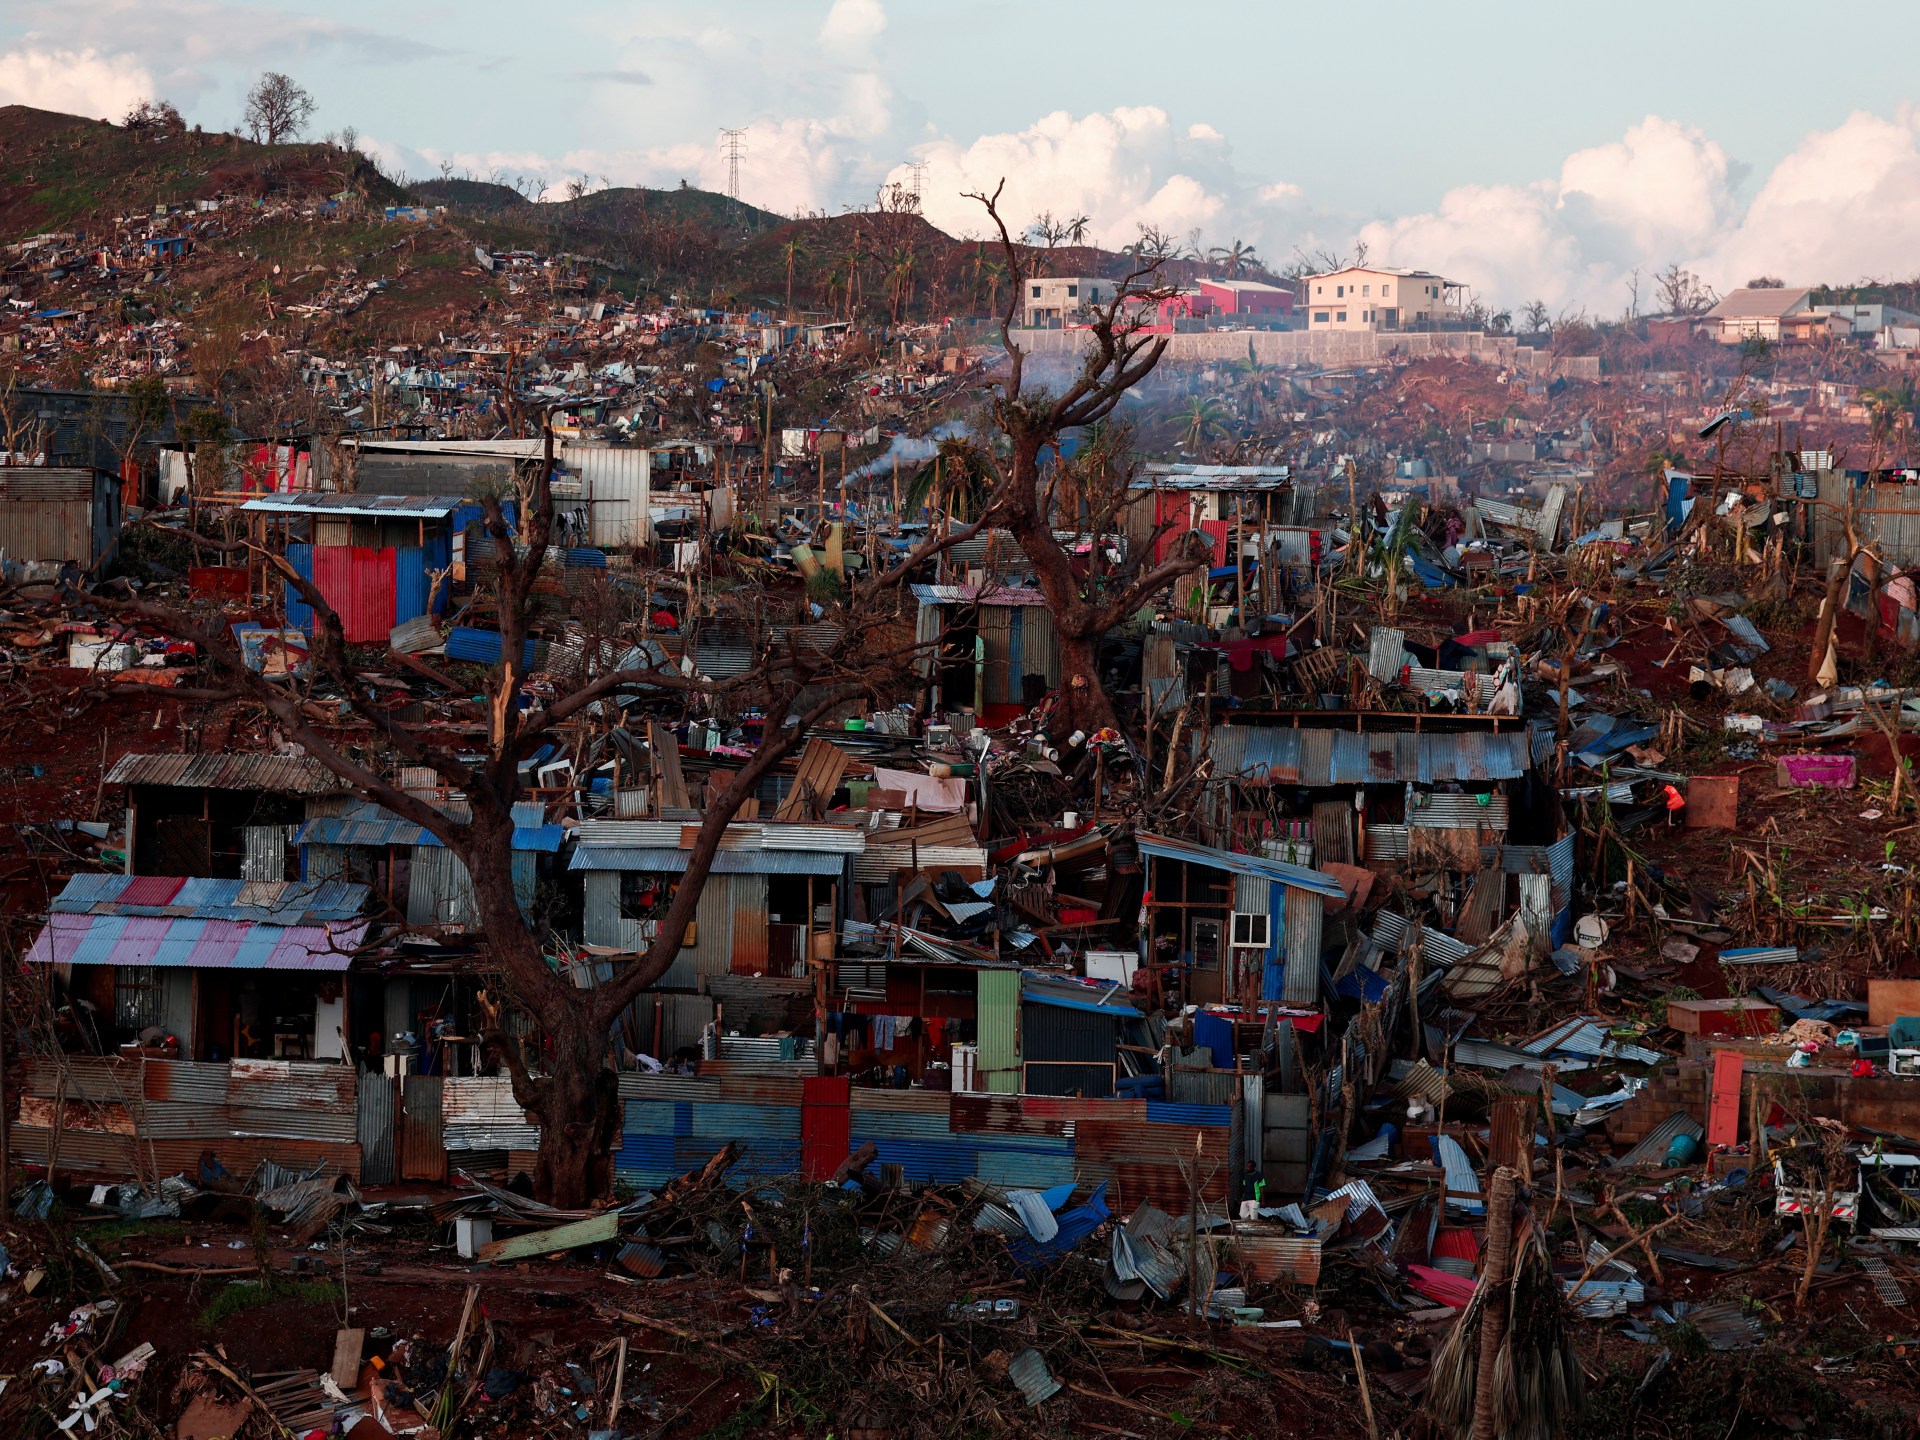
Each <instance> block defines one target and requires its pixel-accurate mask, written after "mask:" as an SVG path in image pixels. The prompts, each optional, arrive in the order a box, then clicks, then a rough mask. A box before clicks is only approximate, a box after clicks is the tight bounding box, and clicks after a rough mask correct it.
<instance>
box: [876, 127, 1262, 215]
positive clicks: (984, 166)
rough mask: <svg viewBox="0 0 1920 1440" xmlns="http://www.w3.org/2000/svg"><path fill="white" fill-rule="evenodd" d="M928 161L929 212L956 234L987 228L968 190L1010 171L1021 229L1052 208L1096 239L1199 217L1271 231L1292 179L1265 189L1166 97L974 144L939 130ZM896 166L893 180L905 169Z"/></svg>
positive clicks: (1008, 194)
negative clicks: (1179, 116)
mask: <svg viewBox="0 0 1920 1440" xmlns="http://www.w3.org/2000/svg"><path fill="white" fill-rule="evenodd" d="M916 154H917V158H919V159H920V160H922V161H924V162H925V163H926V166H927V170H926V174H925V177H924V179H923V181H922V183H921V196H922V199H921V204H922V206H923V207H924V209H925V211H926V215H927V218H928V219H929V220H931V221H932V222H933V223H934V224H935V225H938V226H940V227H941V228H942V229H945V230H948V231H950V232H952V233H954V234H968V233H983V232H984V231H985V229H986V226H987V223H988V222H987V218H986V212H985V211H984V210H983V209H982V208H981V206H980V203H979V201H977V200H968V199H966V198H964V196H965V192H967V191H974V192H979V193H985V194H991V193H992V191H993V189H994V187H995V186H996V185H998V184H999V183H1000V181H1001V180H1002V179H1004V180H1005V181H1006V189H1005V191H1004V192H1003V194H1002V196H1001V201H1000V213H1001V214H1002V215H1003V216H1004V217H1005V218H1006V221H1007V225H1008V228H1009V229H1012V230H1014V231H1019V230H1021V229H1023V228H1025V226H1026V225H1027V224H1028V223H1029V222H1031V221H1032V220H1034V219H1035V218H1036V217H1038V216H1039V215H1041V214H1042V213H1044V212H1051V213H1052V214H1053V215H1054V216H1055V217H1056V218H1066V219H1070V218H1072V217H1075V216H1079V215H1085V216H1086V217H1087V218H1088V221H1089V226H1088V238H1089V239H1090V240H1092V241H1093V242H1094V243H1095V244H1099V245H1106V246H1110V247H1115V248H1117V247H1119V246H1122V245H1126V244H1130V243H1131V242H1132V241H1133V240H1134V238H1135V237H1136V235H1137V234H1138V227H1139V226H1140V225H1142V224H1148V225H1155V226H1158V227H1159V228H1161V229H1163V230H1166V231H1169V232H1171V233H1172V234H1174V235H1176V236H1185V235H1186V233H1187V232H1188V231H1190V230H1192V229H1195V228H1198V229H1200V230H1202V231H1204V232H1206V233H1207V234H1208V235H1209V236H1210V237H1215V236H1220V235H1222V234H1224V233H1225V232H1226V231H1228V230H1232V231H1233V232H1234V233H1235V234H1237V235H1244V236H1245V237H1246V238H1248V239H1252V240H1262V241H1263V240H1266V239H1267V238H1268V232H1270V231H1272V230H1273V228H1274V227H1273V226H1272V224H1271V223H1270V222H1271V221H1272V220H1273V219H1274V217H1273V216H1272V215H1270V214H1268V213H1267V211H1268V207H1269V206H1270V205H1272V204H1273V203H1274V202H1276V201H1281V200H1285V199H1289V198H1291V187H1286V186H1281V187H1274V186H1269V187H1266V188H1265V189H1257V188H1255V187H1253V186H1251V185H1250V184H1249V182H1248V181H1247V180H1246V179H1245V178H1244V177H1243V176H1241V175H1240V174H1239V173H1238V172H1237V171H1236V170H1235V169H1234V167H1233V164H1232V159H1231V156H1230V153H1229V151H1228V147H1227V144H1226V139H1225V137H1224V136H1222V135H1221V134H1220V132H1219V131H1217V130H1215V129H1214V128H1213V127H1212V126H1210V125H1206V124H1194V125H1190V126H1188V127H1187V128H1186V129H1185V130H1181V129H1177V128H1176V127H1175V125H1174V123H1173V120H1172V117H1170V116H1169V115H1168V114H1167V112H1166V111H1164V110H1162V109H1160V108H1159V107H1157V106H1152V105H1137V106H1122V107H1120V108H1118V109H1115V110H1111V111H1104V112H1098V111H1097V112H1095V113H1093V114H1090V115H1080V116H1075V115H1071V114H1069V113H1068V112H1067V111H1064V110H1057V111H1055V112H1054V113H1053V114H1051V115H1048V116H1045V117H1044V118H1042V119H1040V120H1038V121H1036V122H1034V123H1033V124H1032V125H1029V126H1028V127H1027V128H1026V129H1024V130H1019V131H1013V132H1009V133H1003V134H998V135H983V136H981V137H980V138H979V139H977V140H974V141H971V142H970V143H966V144H962V143H960V142H958V141H954V140H938V141H935V142H933V143H932V144H927V145H922V146H920V147H918V149H917V151H916ZM905 174H906V172H905V170H904V169H897V170H896V171H895V172H894V174H893V178H894V179H902V178H904V177H905Z"/></svg>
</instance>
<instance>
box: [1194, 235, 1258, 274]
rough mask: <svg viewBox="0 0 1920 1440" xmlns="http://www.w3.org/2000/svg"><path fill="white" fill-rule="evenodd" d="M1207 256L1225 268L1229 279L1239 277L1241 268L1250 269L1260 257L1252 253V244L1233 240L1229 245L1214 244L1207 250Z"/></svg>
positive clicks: (1256, 263)
mask: <svg viewBox="0 0 1920 1440" xmlns="http://www.w3.org/2000/svg"><path fill="white" fill-rule="evenodd" d="M1207 258H1208V259H1210V260H1212V261H1214V262H1215V263H1217V264H1219V265H1222V266H1224V267H1225V268H1226V272H1227V276H1226V278H1227V279H1229V280H1237V279H1239V278H1240V272H1241V271H1242V270H1251V269H1252V268H1253V267H1254V266H1256V265H1258V264H1259V263H1260V257H1259V256H1258V255H1256V254H1254V253H1253V246H1251V245H1248V244H1245V243H1244V242H1242V241H1240V240H1235V241H1234V242H1233V243H1232V244H1231V245H1216V246H1214V247H1213V248H1212V249H1211V250H1209V251H1208V252H1207Z"/></svg>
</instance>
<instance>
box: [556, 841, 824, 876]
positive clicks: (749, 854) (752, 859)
mask: <svg viewBox="0 0 1920 1440" xmlns="http://www.w3.org/2000/svg"><path fill="white" fill-rule="evenodd" d="M692 857H693V852H692V851H691V850H666V849H657V848H654V847H651V846H646V847H643V846H626V845H580V846H576V847H575V849H574V852H573V859H572V860H571V861H570V862H568V865H567V868H568V869H569V870H635V871H644V872H649V873H659V874H671V875H678V874H682V873H684V872H685V870H686V868H687V862H688V861H689V860H690V859H692ZM846 865H847V857H846V856H845V855H835V854H827V855H815V854H809V853H807V852H806V851H804V850H719V851H716V852H715V853H714V857H713V868H712V870H711V871H710V872H709V873H711V874H714V875H838V874H840V873H841V872H842V871H843V870H845V869H846Z"/></svg>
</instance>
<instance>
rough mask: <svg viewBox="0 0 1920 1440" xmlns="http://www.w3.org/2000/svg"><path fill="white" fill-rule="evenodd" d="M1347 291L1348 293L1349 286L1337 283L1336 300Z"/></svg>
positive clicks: (1334, 292)
mask: <svg viewBox="0 0 1920 1440" xmlns="http://www.w3.org/2000/svg"><path fill="white" fill-rule="evenodd" d="M1346 293H1347V287H1346V286H1344V285H1336V286H1334V287H1333V298H1334V299H1336V300H1338V299H1339V298H1340V297H1341V296H1343V295H1345V294H1346Z"/></svg>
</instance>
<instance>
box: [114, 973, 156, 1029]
mask: <svg viewBox="0 0 1920 1440" xmlns="http://www.w3.org/2000/svg"><path fill="white" fill-rule="evenodd" d="M113 1023H114V1024H115V1025H118V1026H119V1027H120V1028H121V1029H122V1030H144V1029H146V1028H147V1026H149V1025H158V1024H159V1023H160V974H159V972H158V971H157V970H156V969H154V967H153V966H151V965H120V966H116V967H115V969H114V972H113Z"/></svg>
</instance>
